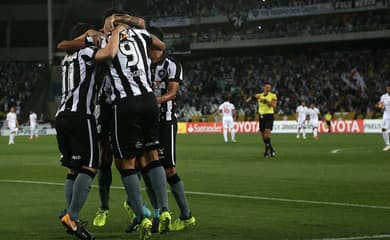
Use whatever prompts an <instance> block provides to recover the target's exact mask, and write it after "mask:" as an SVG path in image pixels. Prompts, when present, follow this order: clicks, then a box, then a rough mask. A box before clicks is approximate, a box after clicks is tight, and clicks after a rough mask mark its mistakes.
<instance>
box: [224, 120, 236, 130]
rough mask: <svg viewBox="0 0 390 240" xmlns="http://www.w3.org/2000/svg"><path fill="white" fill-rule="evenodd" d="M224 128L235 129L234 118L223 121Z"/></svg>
mask: <svg viewBox="0 0 390 240" xmlns="http://www.w3.org/2000/svg"><path fill="white" fill-rule="evenodd" d="M222 126H223V128H224V129H226V128H233V127H234V121H233V118H232V117H224V118H223V119H222Z"/></svg>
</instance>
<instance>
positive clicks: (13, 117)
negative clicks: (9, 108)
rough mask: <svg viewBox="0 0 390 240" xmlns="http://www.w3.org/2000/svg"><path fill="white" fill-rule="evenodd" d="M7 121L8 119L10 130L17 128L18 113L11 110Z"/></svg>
mask: <svg viewBox="0 0 390 240" xmlns="http://www.w3.org/2000/svg"><path fill="white" fill-rule="evenodd" d="M7 121H8V128H9V129H10V130H15V128H16V121H17V118H16V113H13V112H9V113H8V114H7Z"/></svg>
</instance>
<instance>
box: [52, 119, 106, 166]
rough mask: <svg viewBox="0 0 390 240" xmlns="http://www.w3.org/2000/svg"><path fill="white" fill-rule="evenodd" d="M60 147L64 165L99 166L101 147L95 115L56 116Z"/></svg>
mask: <svg viewBox="0 0 390 240" xmlns="http://www.w3.org/2000/svg"><path fill="white" fill-rule="evenodd" d="M56 131H57V143H58V149H59V150H60V152H61V163H62V165H63V166H65V167H68V168H72V169H79V168H80V167H81V166H86V167H91V168H97V167H98V164H99V149H98V143H97V139H98V138H97V128H96V120H95V117H94V116H88V117H87V116H76V115H66V116H64V115H62V116H61V115H59V116H58V117H57V118H56Z"/></svg>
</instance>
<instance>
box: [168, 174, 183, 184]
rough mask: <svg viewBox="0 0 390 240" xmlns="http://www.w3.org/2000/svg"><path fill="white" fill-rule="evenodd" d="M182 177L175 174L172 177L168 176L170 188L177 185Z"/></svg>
mask: <svg viewBox="0 0 390 240" xmlns="http://www.w3.org/2000/svg"><path fill="white" fill-rule="evenodd" d="M180 180H181V179H180V177H179V175H177V174H174V175H172V176H170V177H168V176H167V182H168V184H169V185H170V186H172V185H175V184H176V183H178V182H180Z"/></svg>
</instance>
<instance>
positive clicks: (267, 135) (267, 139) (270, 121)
mask: <svg viewBox="0 0 390 240" xmlns="http://www.w3.org/2000/svg"><path fill="white" fill-rule="evenodd" d="M273 125H274V118H273V115H267V116H265V123H264V129H265V130H264V143H265V145H266V148H267V149H268V151H269V156H271V157H275V150H274V148H273V147H272V143H271V131H272V128H273Z"/></svg>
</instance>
